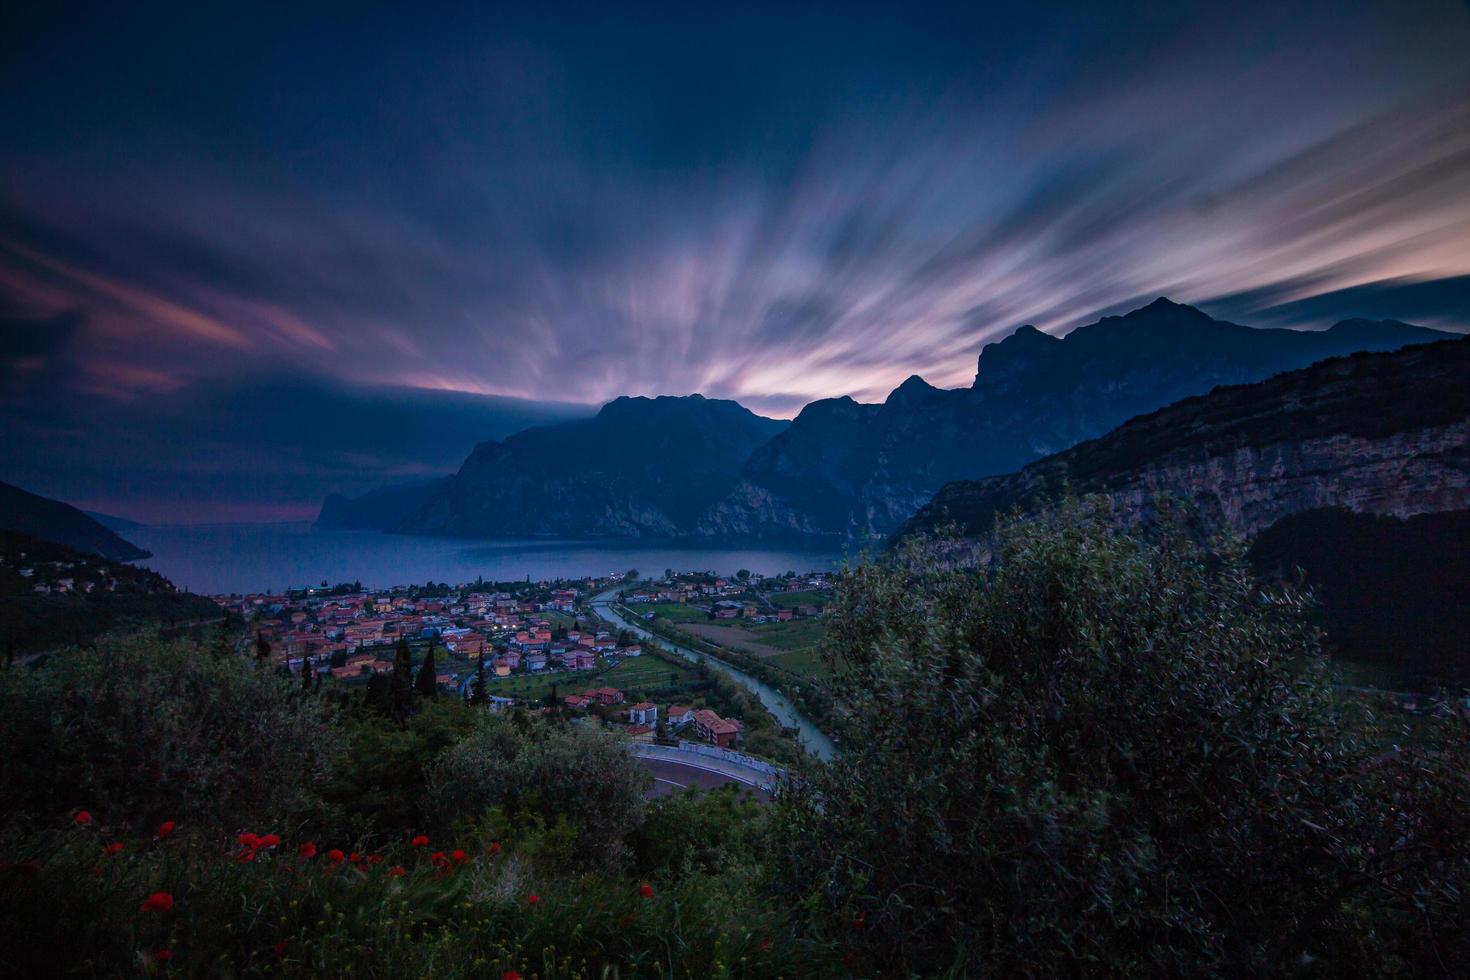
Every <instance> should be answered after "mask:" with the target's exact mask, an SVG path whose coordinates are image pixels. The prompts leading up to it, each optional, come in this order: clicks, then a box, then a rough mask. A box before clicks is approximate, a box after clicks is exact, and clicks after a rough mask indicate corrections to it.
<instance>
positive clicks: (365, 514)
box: [316, 477, 448, 531]
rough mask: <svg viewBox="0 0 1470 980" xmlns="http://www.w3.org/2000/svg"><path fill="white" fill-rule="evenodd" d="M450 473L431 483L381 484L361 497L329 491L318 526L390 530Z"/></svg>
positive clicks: (418, 506) (407, 515)
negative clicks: (383, 485)
mask: <svg viewBox="0 0 1470 980" xmlns="http://www.w3.org/2000/svg"><path fill="white" fill-rule="evenodd" d="M446 480H448V477H443V478H441V479H438V480H430V481H429V482H427V483H412V484H408V485H406V486H398V487H380V488H378V489H377V490H369V491H368V492H367V493H365V494H362V495H361V496H358V497H345V496H343V495H342V494H340V493H333V494H328V495H327V499H326V500H323V501H322V510H321V513H320V514H318V515H317V519H316V526H317V527H320V528H326V529H328V530H339V531H340V530H352V531H386V530H387V529H388V528H390V527H393V526H394V525H396V524H398V523H400V522H402V521H405V520H407V519H408V518H409V517H411V516H413V514H415V513H416V512H417V511H418V509H419V508H420V507H422V506H423V505H424V503H425V502H426V501H428V500H429V498H430V497H432V496H433V495H434V494H435V493H436V492H438V491H439V489H440V488H441V487H443V485H444V483H445V481H446Z"/></svg>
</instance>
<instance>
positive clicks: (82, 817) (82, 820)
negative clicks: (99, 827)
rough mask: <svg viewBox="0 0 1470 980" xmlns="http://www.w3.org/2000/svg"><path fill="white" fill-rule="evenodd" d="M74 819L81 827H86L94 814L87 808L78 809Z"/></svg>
mask: <svg viewBox="0 0 1470 980" xmlns="http://www.w3.org/2000/svg"><path fill="white" fill-rule="evenodd" d="M72 821H73V822H74V823H76V825H77V826H79V827H85V826H87V824H89V823H91V822H92V815H91V814H90V813H88V812H87V811H86V810H78V811H77V815H76V816H74V817H72Z"/></svg>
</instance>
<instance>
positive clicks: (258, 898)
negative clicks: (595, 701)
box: [0, 509, 1470, 978]
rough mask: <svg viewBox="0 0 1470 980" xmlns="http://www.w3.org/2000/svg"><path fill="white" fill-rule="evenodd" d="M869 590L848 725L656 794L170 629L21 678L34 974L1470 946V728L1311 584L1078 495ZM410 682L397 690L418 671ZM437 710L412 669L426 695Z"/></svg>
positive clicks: (771, 970) (18, 843)
mask: <svg viewBox="0 0 1470 980" xmlns="http://www.w3.org/2000/svg"><path fill="white" fill-rule="evenodd" d="M1002 542H1003V543H1002V546H1001V548H1000V551H999V554H998V557H999V561H998V562H997V563H996V564H995V565H993V566H992V567H990V568H988V569H976V568H950V567H946V564H945V562H946V559H945V555H946V554H948V552H946V551H944V550H942V549H936V548H935V547H934V546H932V545H928V544H923V543H919V544H911V545H909V546H907V548H906V549H905V550H904V551H902V552H901V553H899V554H897V555H895V556H894V560H893V561H891V562H889V563H886V564H885V565H882V566H879V565H865V566H861V567H858V568H856V569H853V570H852V571H851V572H850V573H849V574H848V575H847V576H846V578H845V581H844V583H843V586H842V588H841V590H840V592H839V596H838V601H837V607H836V608H835V609H834V610H833V614H832V617H831V631H832V637H831V643H830V646H829V648H828V652H827V656H828V661H829V667H830V668H832V671H833V675H832V676H833V681H832V684H833V688H834V703H833V708H832V713H831V722H832V724H833V726H834V727H835V728H836V731H837V734H838V735H839V737H840V738H841V740H842V744H843V745H844V752H843V755H842V756H841V757H840V758H839V759H838V760H836V761H834V762H833V763H832V764H830V765H827V766H821V765H817V764H812V763H807V764H805V765H804V767H803V769H802V770H801V772H800V773H799V778H797V779H796V780H794V781H793V782H792V784H791V785H790V786H789V787H788V789H787V792H786V793H785V794H784V795H783V797H782V799H781V800H780V801H779V802H778V803H777V804H776V805H774V806H770V807H766V806H761V805H758V804H754V803H742V802H739V801H738V800H736V799H735V798H734V796H733V795H732V794H729V793H713V794H707V795H697V796H679V797H673V798H669V799H665V800H655V801H646V800H645V799H644V798H643V788H644V785H645V782H644V777H643V774H642V772H641V771H640V770H639V769H638V768H637V766H636V764H635V763H634V761H633V760H632V759H631V757H630V756H629V755H628V754H627V753H626V752H625V751H624V750H623V749H622V747H621V745H620V744H619V743H617V742H616V741H614V740H612V738H611V737H610V736H608V735H606V734H604V733H601V732H599V731H597V730H596V729H594V728H589V727H584V726H579V725H576V724H568V723H566V722H565V721H563V720H561V719H560V718H558V717H557V716H556V715H555V713H552V714H549V715H546V716H540V715H531V714H525V713H519V714H506V715H492V714H490V713H487V712H484V711H483V710H474V709H470V708H468V707H466V706H464V705H462V704H460V703H458V702H451V701H446V700H444V699H437V700H436V699H432V698H429V697H426V696H425V697H419V698H418V699H417V700H412V699H409V700H407V701H403V702H402V703H401V704H399V707H400V708H405V709H406V710H400V711H398V712H397V713H396V714H397V717H392V716H388V715H385V714H383V713H382V712H380V711H377V710H374V709H373V708H371V707H369V706H368V705H366V704H365V703H359V701H358V700H357V699H355V698H349V699H348V700H347V703H345V704H344V703H342V702H341V700H340V699H338V698H335V697H331V696H327V695H324V694H311V693H307V692H305V691H304V690H302V688H301V686H300V685H299V684H296V683H294V682H292V681H290V680H285V679H282V678H279V677H276V676H275V675H274V674H273V673H271V672H269V671H266V670H256V669H255V668H254V667H253V666H252V665H250V664H249V663H247V662H245V660H244V659H243V658H240V657H238V656H236V655H235V654H233V653H232V652H231V651H230V648H229V645H228V644H224V643H207V644H199V643H195V642H191V641H188V640H173V641H159V640H157V639H152V638H138V639H135V640H132V641H130V642H127V643H118V644H114V645H113V646H112V647H111V648H104V649H101V650H99V651H96V652H92V651H73V652H72V653H70V654H69V655H67V656H63V657H57V658H53V659H52V660H51V661H50V662H49V663H47V664H46V665H45V666H43V667H40V668H37V669H31V668H14V669H11V670H9V671H7V672H5V674H4V675H3V679H0V723H3V724H4V726H5V727H4V730H5V731H6V732H7V735H8V737H9V738H10V745H9V746H8V748H9V750H10V751H8V752H7V754H6V755H5V757H4V759H3V761H0V793H3V798H4V802H5V807H4V814H5V816H4V821H5V825H4V827H3V829H0V858H3V859H4V862H5V863H4V865H3V869H4V870H3V871H0V879H3V885H4V887H3V888H0V928H3V929H4V931H5V933H6V934H7V935H10V936H25V937H27V942H25V943H7V944H4V946H3V947H0V974H4V975H46V976H52V975H66V974H81V975H105V976H122V975H138V974H149V973H152V974H156V975H164V974H177V975H186V974H187V975H227V976H250V975H267V974H269V975H275V974H280V973H286V974H299V975H313V976H314V975H329V976H343V975H354V976H369V977H372V976H379V977H402V976H436V977H446V976H447V977H452V976H492V977H509V976H523V977H531V976H539V977H578V976H580V977H593V976H596V977H604V976H608V977H611V976H617V977H622V978H628V977H674V976H679V977H685V976H690V977H745V976H749V977H764V976H779V975H786V976H791V977H798V976H800V977H809V976H816V977H822V976H862V977H907V976H913V977H930V976H974V975H993V976H1014V975H1035V976H1052V975H1059V974H1073V975H1075V974H1082V975H1099V974H1143V975H1157V976H1164V975H1168V976H1175V975H1180V974H1206V975H1219V976H1238V975H1242V974H1284V975H1308V976H1335V975H1341V974H1343V973H1344V972H1347V971H1349V970H1352V971H1354V972H1368V973H1371V974H1394V973H1400V974H1410V975H1413V974H1444V973H1451V972H1453V971H1454V969H1456V968H1457V965H1458V964H1459V963H1462V962H1463V961H1464V958H1465V956H1466V954H1467V953H1470V935H1467V922H1470V918H1467V915H1466V913H1467V912H1470V909H1467V908H1466V907H1465V906H1466V898H1465V896H1466V895H1467V889H1470V833H1467V832H1470V778H1467V777H1470V766H1467V759H1470V752H1467V746H1466V736H1465V731H1464V726H1463V724H1462V723H1461V720H1460V719H1459V718H1456V717H1449V718H1446V719H1444V720H1443V721H1442V722H1441V723H1437V724H1438V727H1437V729H1436V731H1435V732H1434V733H1432V737H1430V738H1427V739H1422V738H1421V740H1420V742H1421V743H1427V744H1428V745H1429V746H1430V748H1429V749H1427V750H1424V749H1414V750H1404V751H1398V750H1396V749H1395V748H1394V746H1395V744H1396V742H1397V741H1398V740H1399V733H1398V732H1397V731H1396V730H1395V728H1394V727H1393V726H1392V725H1390V724H1388V723H1387V722H1385V721H1384V720H1382V719H1378V718H1375V717H1373V716H1372V715H1371V714H1370V713H1369V712H1368V711H1367V710H1366V708H1364V707H1363V706H1362V705H1361V704H1360V703H1358V702H1354V701H1343V700H1341V699H1339V698H1338V697H1336V696H1335V695H1334V694H1333V692H1332V688H1331V686H1330V685H1329V684H1327V683H1326V680H1327V678H1326V677H1325V676H1324V671H1323V669H1321V668H1320V667H1319V666H1309V667H1308V668H1307V669H1305V670H1304V669H1303V668H1302V666H1301V665H1302V664H1304V663H1305V664H1309V665H1310V664H1319V663H1320V661H1319V660H1315V659H1314V651H1315V649H1316V643H1317V638H1316V636H1315V634H1314V633H1313V631H1312V630H1311V628H1310V626H1309V625H1308V624H1307V621H1306V619H1305V618H1304V616H1303V613H1304V610H1305V608H1306V606H1307V599H1306V597H1304V596H1302V595H1299V594H1297V593H1295V592H1293V591H1291V590H1289V589H1279V590H1276V589H1273V590H1263V589H1262V588H1261V587H1260V586H1259V585H1258V584H1257V583H1256V582H1255V581H1254V580H1253V579H1252V578H1251V576H1250V574H1249V573H1248V571H1247V570H1246V567H1245V565H1244V564H1243V563H1242V561H1241V560H1240V558H1239V556H1238V555H1235V554H1233V553H1232V552H1230V550H1229V549H1223V553H1211V552H1206V551H1203V550H1200V549H1197V548H1195V547H1194V546H1192V545H1190V544H1189V543H1187V541H1185V540H1184V539H1182V538H1180V537H1177V536H1174V535H1169V534H1165V535H1163V536H1161V538H1160V539H1159V540H1154V541H1144V540H1138V539H1133V538H1125V537H1118V536H1115V535H1113V534H1111V533H1110V532H1109V531H1108V530H1107V529H1106V525H1105V523H1104V521H1103V519H1102V518H1101V517H1084V516H1082V515H1081V513H1080V512H1079V511H1077V510H1075V509H1068V510H1066V511H1064V512H1063V513H1062V514H1060V515H1058V516H1057V517H1055V518H1054V519H1052V520H1051V521H1050V522H1049V523H1047V524H1044V525H1040V524H1025V525H1019V526H1015V527H1012V528H1009V529H1008V530H1007V532H1006V533H1005V535H1004V536H1003V539H1002ZM395 696H396V695H395ZM404 697H405V698H407V697H408V695H406V694H405V695H404Z"/></svg>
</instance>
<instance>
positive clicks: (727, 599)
mask: <svg viewBox="0 0 1470 980" xmlns="http://www.w3.org/2000/svg"><path fill="white" fill-rule="evenodd" d="M831 584H832V583H831V580H830V576H828V575H827V574H825V573H822V572H815V573H810V574H807V575H783V576H770V577H768V576H764V575H759V574H749V575H744V576H737V577H734V578H720V577H717V576H711V575H701V574H698V573H690V574H684V575H674V576H669V577H666V578H665V580H664V581H662V582H656V583H652V584H649V585H644V586H640V587H639V588H636V589H633V590H630V591H628V592H627V593H625V594H624V596H623V601H624V602H626V603H628V604H629V605H635V606H636V605H646V604H652V603H661V602H669V603H680V604H683V605H690V606H697V607H699V608H701V609H705V610H707V611H708V612H709V613H710V614H711V615H712V616H713V617H714V618H715V619H741V620H746V621H748V622H751V623H777V622H780V623H784V622H788V621H790V620H793V619H806V618H809V617H811V616H818V615H820V614H821V612H822V607H821V606H819V605H816V604H815V603H802V604H799V605H795V606H787V605H778V604H776V603H773V602H771V601H770V597H771V596H772V595H776V594H779V593H782V592H805V591H815V592H822V591H826V590H827V589H829V588H831Z"/></svg>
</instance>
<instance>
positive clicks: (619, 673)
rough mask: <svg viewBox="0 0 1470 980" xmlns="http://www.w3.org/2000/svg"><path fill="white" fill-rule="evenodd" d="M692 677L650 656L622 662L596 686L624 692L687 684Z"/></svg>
mask: <svg viewBox="0 0 1470 980" xmlns="http://www.w3.org/2000/svg"><path fill="white" fill-rule="evenodd" d="M693 676H694V675H693V674H692V673H691V672H690V671H689V670H687V669H685V668H684V667H681V666H680V665H678V664H676V663H671V662H670V661H667V660H663V659H660V658H659V657H655V656H652V655H650V654H644V655H643V656H641V657H632V658H630V659H628V660H624V661H623V662H622V663H620V664H618V665H617V666H616V667H614V668H613V669H612V670H609V671H608V672H607V673H605V674H603V675H602V678H601V683H600V684H599V685H598V686H603V687H616V688H619V689H620V690H625V691H630V690H631V691H636V690H644V689H650V688H660V687H673V686H675V685H678V684H683V683H685V682H687V681H688V680H689V679H690V678H692V677H693Z"/></svg>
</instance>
